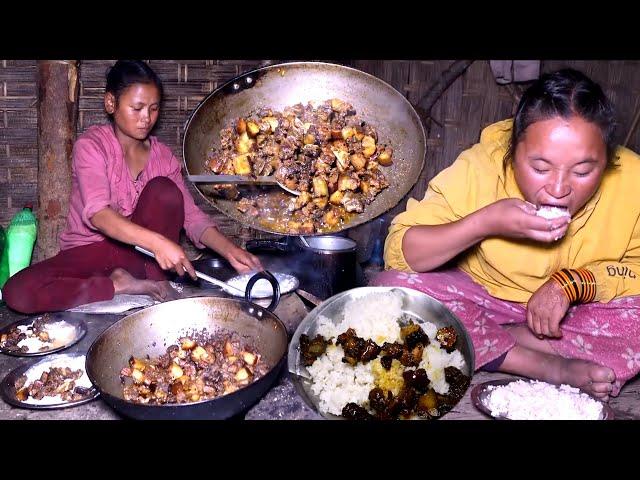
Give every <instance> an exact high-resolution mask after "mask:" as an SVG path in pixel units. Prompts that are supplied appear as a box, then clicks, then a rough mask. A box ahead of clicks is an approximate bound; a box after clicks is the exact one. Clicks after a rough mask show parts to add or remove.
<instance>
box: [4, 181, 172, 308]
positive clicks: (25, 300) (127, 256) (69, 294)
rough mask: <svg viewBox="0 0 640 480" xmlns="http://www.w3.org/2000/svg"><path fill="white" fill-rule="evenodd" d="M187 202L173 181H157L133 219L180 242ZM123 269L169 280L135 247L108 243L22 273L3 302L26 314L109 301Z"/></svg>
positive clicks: (6, 289) (150, 185)
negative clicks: (114, 278) (116, 275)
mask: <svg viewBox="0 0 640 480" xmlns="http://www.w3.org/2000/svg"><path fill="white" fill-rule="evenodd" d="M183 202H184V201H183V198H182V193H181V192H180V189H179V188H178V187H177V186H176V184H175V183H173V181H171V180H170V179H168V178H167V177H156V178H154V179H152V180H151V181H150V182H149V183H148V184H147V185H146V186H145V188H144V189H143V190H142V193H141V194H140V199H139V200H138V204H137V205H136V209H135V211H134V212H133V214H132V215H131V217H130V220H131V221H132V222H133V223H137V224H138V225H140V226H143V227H145V228H148V229H149V230H153V231H154V232H158V233H160V234H162V235H164V236H165V237H167V238H169V239H171V240H173V241H174V242H176V243H177V242H178V241H179V236H180V230H181V228H182V225H183V223H184V203H183ZM118 267H120V268H123V269H125V270H127V271H128V272H129V273H130V274H131V275H133V276H134V277H136V278H139V279H151V280H166V279H167V276H166V274H165V272H164V271H163V270H162V269H161V268H160V266H159V265H158V263H157V262H156V261H155V260H154V259H152V258H149V257H147V256H145V255H143V254H142V253H139V252H137V251H136V250H134V248H133V247H132V246H131V245H127V244H125V243H121V242H118V241H116V240H112V239H110V238H107V239H105V240H103V241H101V242H96V243H91V244H89V245H83V246H81V247H75V248H70V249H68V250H62V251H61V252H60V253H58V254H57V255H56V256H55V257H52V258H49V259H47V260H44V261H42V262H40V263H36V264H35V265H32V266H30V267H28V268H25V269H24V270H21V271H20V272H18V273H16V274H15V275H14V276H13V277H11V278H10V279H9V281H8V282H7V283H6V284H5V286H4V288H3V289H2V298H3V299H4V300H5V301H6V302H7V305H8V306H9V307H11V308H12V309H14V310H17V311H18V312H22V313H40V312H48V311H56V310H66V309H68V308H72V307H76V306H78V305H83V304H85V303H90V302H98V301H101V300H110V299H112V298H113V295H114V289H113V282H112V281H111V279H110V278H109V275H110V274H111V272H113V270H114V269H116V268H118Z"/></svg>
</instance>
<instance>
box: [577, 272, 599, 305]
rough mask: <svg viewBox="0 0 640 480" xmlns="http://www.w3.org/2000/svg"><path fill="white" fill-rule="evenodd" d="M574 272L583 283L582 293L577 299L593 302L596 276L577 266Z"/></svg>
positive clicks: (583, 301)
mask: <svg viewBox="0 0 640 480" xmlns="http://www.w3.org/2000/svg"><path fill="white" fill-rule="evenodd" d="M574 272H576V274H577V275H578V276H579V277H580V280H581V282H582V285H583V288H582V295H581V296H580V297H578V300H579V301H580V302H582V303H589V302H593V299H594V298H595V297H596V277H595V276H594V275H593V273H591V272H590V271H589V270H587V269H586V268H578V269H576V270H574Z"/></svg>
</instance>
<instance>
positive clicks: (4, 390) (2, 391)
mask: <svg viewBox="0 0 640 480" xmlns="http://www.w3.org/2000/svg"><path fill="white" fill-rule="evenodd" d="M84 356H85V355H84V353H63V354H60V355H54V356H52V357H49V358H43V359H41V360H39V361H37V362H33V363H28V364H25V365H21V366H19V367H17V368H15V369H13V370H12V371H11V372H9V373H8V374H7V376H6V377H4V379H3V380H2V384H0V396H2V399H3V400H4V401H5V402H7V403H8V404H9V405H13V406H14V407H18V408H27V409H30V410H58V409H62V408H70V407H77V406H78V405H83V404H85V403H89V402H91V401H93V400H95V399H96V398H98V397H99V396H100V392H99V391H98V389H96V388H95V386H92V387H91V389H90V390H89V391H90V394H89V395H88V396H86V397H84V398H82V399H81V400H76V401H75V402H60V403H51V404H37V403H27V402H23V401H21V400H18V399H17V398H16V388H15V382H16V380H18V378H20V376H22V375H24V374H25V373H27V372H28V371H29V370H31V369H32V368H35V367H37V366H38V365H41V364H43V363H50V362H55V361H57V360H59V359H63V358H77V357H84Z"/></svg>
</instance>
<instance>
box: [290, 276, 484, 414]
mask: <svg viewBox="0 0 640 480" xmlns="http://www.w3.org/2000/svg"><path fill="white" fill-rule="evenodd" d="M473 358H474V352H473V346H472V344H471V340H470V338H469V336H468V334H467V332H466V330H465V329H464V327H463V326H462V323H461V322H460V321H459V320H458V319H457V317H456V316H455V315H454V314H453V313H452V312H451V311H449V310H448V309H447V308H446V307H444V305H442V304H441V303H440V302H438V301H437V300H435V299H433V298H432V297H430V296H428V295H426V294H424V293H422V292H418V291H416V290H411V289H406V288H399V287H364V288H356V289H353V290H349V291H347V292H342V293H340V294H338V295H336V296H334V297H331V298H330V299H328V300H327V301H325V302H324V303H322V304H321V305H320V306H319V307H317V308H316V309H314V310H313V311H312V312H311V313H310V314H309V315H308V316H307V317H306V318H305V319H304V321H303V322H302V323H301V324H300V326H299V327H298V329H297V331H296V333H295V334H294V336H293V339H292V341H291V345H290V349H289V370H290V371H291V372H292V373H294V381H295V383H296V387H297V388H298V391H299V392H300V393H301V394H302V396H303V397H304V398H305V400H306V401H307V403H308V404H310V405H311V406H312V407H313V408H314V409H316V411H318V413H320V414H321V415H322V416H324V417H325V418H347V419H353V420H373V419H380V420H391V419H416V418H423V419H435V418H439V417H441V416H442V415H444V414H445V413H447V412H448V411H450V410H451V408H453V406H454V405H455V404H457V403H458V401H459V400H460V399H461V398H462V397H463V396H464V394H465V392H466V390H467V388H468V386H469V384H470V381H471V375H472V372H473V368H474V365H473Z"/></svg>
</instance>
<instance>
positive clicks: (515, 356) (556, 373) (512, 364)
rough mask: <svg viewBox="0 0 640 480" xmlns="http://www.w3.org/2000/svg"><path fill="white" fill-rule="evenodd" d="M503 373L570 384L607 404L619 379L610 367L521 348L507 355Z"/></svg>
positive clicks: (557, 383)
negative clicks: (616, 380)
mask: <svg viewBox="0 0 640 480" xmlns="http://www.w3.org/2000/svg"><path fill="white" fill-rule="evenodd" d="M500 371H501V372H507V373H515V374H516V375H523V376H525V377H529V378H534V379H537V380H542V381H545V382H549V383H553V384H556V385H560V384H568V385H571V386H573V387H577V388H580V389H582V390H584V391H585V392H587V393H589V394H591V395H593V396H594V397H597V398H599V399H601V400H603V401H605V402H606V401H608V400H609V394H610V393H611V390H612V389H613V382H614V381H615V379H616V377H615V373H614V372H613V370H611V369H610V368H608V367H603V366H602V365H598V364H596V363H593V362H588V361H586V360H577V359H569V358H563V357H561V356H559V355H553V354H549V353H544V352H539V351H536V350H532V349H530V348H527V347H524V346H522V345H518V344H516V346H515V347H513V348H512V349H511V350H510V351H509V353H507V356H506V357H505V359H504V362H502V365H501V366H500Z"/></svg>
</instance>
